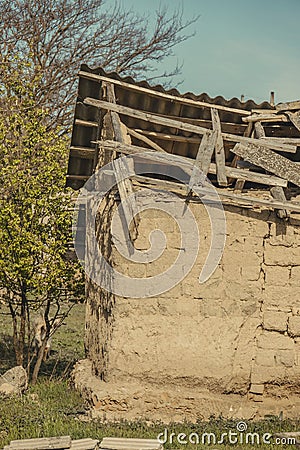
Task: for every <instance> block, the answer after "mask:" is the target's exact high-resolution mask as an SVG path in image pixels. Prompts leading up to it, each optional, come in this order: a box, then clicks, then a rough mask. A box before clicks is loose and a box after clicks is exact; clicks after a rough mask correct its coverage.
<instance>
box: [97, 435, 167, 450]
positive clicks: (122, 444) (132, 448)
mask: <svg viewBox="0 0 300 450" xmlns="http://www.w3.org/2000/svg"><path fill="white" fill-rule="evenodd" d="M100 448H102V449H108V450H161V449H162V448H163V447H162V444H161V443H160V442H159V441H158V440H157V439H135V438H111V437H107V438H104V439H102V441H101V443H100Z"/></svg>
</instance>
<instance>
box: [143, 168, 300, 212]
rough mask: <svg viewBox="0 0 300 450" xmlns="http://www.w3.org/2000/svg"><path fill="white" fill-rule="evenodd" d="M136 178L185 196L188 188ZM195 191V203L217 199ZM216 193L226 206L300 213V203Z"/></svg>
mask: <svg viewBox="0 0 300 450" xmlns="http://www.w3.org/2000/svg"><path fill="white" fill-rule="evenodd" d="M134 178H135V179H136V180H137V181H139V182H140V183H142V184H143V185H145V184H148V185H150V186H157V187H162V188H164V189H169V190H171V191H174V192H177V191H181V192H182V194H183V195H185V194H186V187H185V185H183V184H179V183H174V182H172V181H165V180H157V179H154V178H150V177H144V176H141V175H134ZM195 191H196V192H197V191H198V192H199V198H197V197H193V199H194V201H196V202H201V197H202V196H203V195H206V199H209V198H211V199H212V201H213V202H215V201H216V198H215V197H214V198H213V197H211V190H205V188H202V187H201V188H199V187H197V186H195ZM216 191H217V193H218V195H219V197H220V198H221V200H222V202H223V203H225V204H230V205H234V206H240V207H256V208H257V207H264V208H268V209H270V208H271V209H287V210H290V211H294V212H300V203H293V202H280V201H277V200H272V199H262V198H259V197H249V196H248V195H244V194H235V193H234V192H230V191H228V190H226V189H218V188H216Z"/></svg>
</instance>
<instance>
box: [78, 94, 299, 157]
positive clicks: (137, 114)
mask: <svg viewBox="0 0 300 450" xmlns="http://www.w3.org/2000/svg"><path fill="white" fill-rule="evenodd" d="M84 103H85V104H87V105H91V106H95V107H97V108H103V109H107V110H109V111H115V112H118V113H119V114H124V115H126V116H129V117H134V118H136V119H141V120H144V121H146V122H151V123H156V124H159V125H165V126H167V127H170V128H177V129H179V130H184V131H190V132H191V133H195V134H199V135H200V136H202V135H203V134H205V133H206V132H207V128H204V127H199V126H198V125H193V124H190V123H185V122H180V120H173V119H169V118H166V117H161V116H157V115H155V114H152V113H148V112H144V111H139V110H136V109H133V108H128V107H127V106H122V105H118V104H116V103H109V102H105V101H103V100H97V99H94V98H86V99H85V100H84ZM222 137H223V139H225V140H226V141H230V142H238V143H239V142H241V143H245V144H248V143H249V144H255V143H256V142H255V141H256V139H253V138H247V137H245V136H237V135H235V134H229V133H222ZM273 141H274V140H272V141H270V142H268V143H267V144H266V145H268V147H269V148H272V149H273V150H279V151H289V150H290V151H291V152H296V150H297V146H289V145H286V144H281V143H276V142H273Z"/></svg>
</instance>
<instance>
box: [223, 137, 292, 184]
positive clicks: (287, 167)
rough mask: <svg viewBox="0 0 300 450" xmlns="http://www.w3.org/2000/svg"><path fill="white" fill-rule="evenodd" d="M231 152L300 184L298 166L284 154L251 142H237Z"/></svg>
mask: <svg viewBox="0 0 300 450" xmlns="http://www.w3.org/2000/svg"><path fill="white" fill-rule="evenodd" d="M232 152H233V153H235V154H236V155H238V156H241V157H242V158H244V159H246V160H247V161H250V162H251V163H253V164H256V165H257V166H260V167H262V168H263V169H265V170H268V171H269V172H272V173H274V174H275V175H277V176H279V177H281V178H285V179H286V180H288V181H290V182H291V183H294V184H296V185H297V186H300V170H299V166H298V165H297V164H296V163H294V162H292V161H290V160H288V159H287V158H285V157H284V156H281V155H278V154H277V153H274V152H272V151H271V150H269V149H268V148H267V147H263V146H260V145H253V144H248V145H243V144H237V145H235V146H234V148H233V149H232Z"/></svg>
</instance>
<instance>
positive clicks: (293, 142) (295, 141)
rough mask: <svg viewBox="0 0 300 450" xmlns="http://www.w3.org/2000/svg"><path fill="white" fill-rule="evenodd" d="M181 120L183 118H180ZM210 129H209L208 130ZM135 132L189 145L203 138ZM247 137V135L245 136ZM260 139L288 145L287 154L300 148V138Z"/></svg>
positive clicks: (198, 142)
mask: <svg viewBox="0 0 300 450" xmlns="http://www.w3.org/2000/svg"><path fill="white" fill-rule="evenodd" d="M180 120H181V118H180ZM257 123H258V124H259V122H257ZM221 126H222V127H223V123H221ZM208 129H209V128H208ZM134 131H136V132H137V133H139V134H145V135H146V136H153V137H154V138H157V139H159V140H165V141H172V142H186V143H188V144H200V141H201V138H200V137H185V136H178V135H175V134H167V133H158V132H157V131H149V130H141V129H140V128H135V129H134ZM244 136H246V134H244ZM260 139H263V140H264V141H265V145H266V146H268V143H269V142H271V143H272V142H273V144H275V145H276V144H278V145H280V144H286V145H287V146H291V147H286V148H285V151H286V153H296V150H297V147H296V146H300V138H284V137H270V136H265V137H261V138H260Z"/></svg>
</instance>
